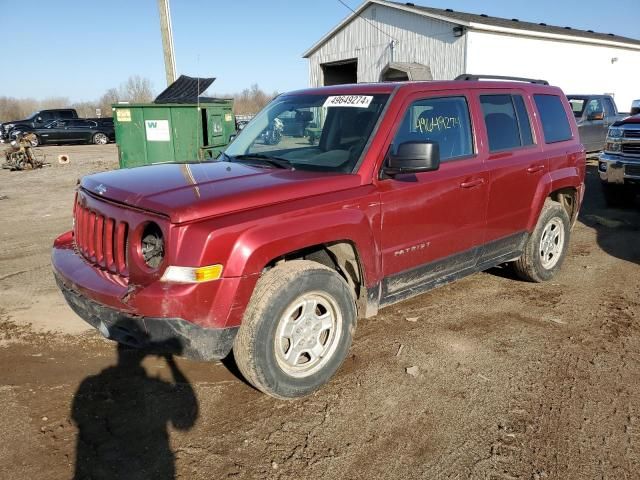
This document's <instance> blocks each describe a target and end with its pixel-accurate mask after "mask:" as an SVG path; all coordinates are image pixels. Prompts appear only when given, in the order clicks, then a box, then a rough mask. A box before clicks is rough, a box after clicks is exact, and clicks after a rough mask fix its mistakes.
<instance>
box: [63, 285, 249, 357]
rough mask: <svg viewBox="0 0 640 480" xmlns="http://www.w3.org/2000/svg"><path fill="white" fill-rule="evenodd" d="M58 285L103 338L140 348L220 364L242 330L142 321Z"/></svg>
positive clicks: (172, 321) (178, 321) (175, 320)
mask: <svg viewBox="0 0 640 480" xmlns="http://www.w3.org/2000/svg"><path fill="white" fill-rule="evenodd" d="M56 282H57V283H58V287H59V288H60V290H61V291H62V294H63V295H64V298H65V299H66V301H67V303H68V304H69V306H70V307H71V309H72V310H73V311H74V312H75V313H77V314H78V315H79V316H80V318H82V319H83V320H85V321H86V322H87V323H89V324H90V325H91V326H93V327H94V328H96V329H97V330H98V331H100V333H102V335H104V336H105V337H106V338H109V339H111V340H115V341H116V342H118V343H122V344H125V345H129V346H132V347H136V348H149V349H151V350H154V351H158V352H165V353H174V354H176V355H183V356H185V357H188V358H192V359H194V360H220V359H222V358H224V357H226V356H227V355H228V354H229V352H230V351H231V348H232V347H233V340H234V339H235V336H236V333H237V332H238V327H231V328H202V327H199V326H197V325H194V324H193V323H190V322H187V321H186V320H183V319H181V318H149V317H138V316H134V315H129V314H127V313H124V312H120V311H118V310H115V309H113V308H109V307H106V306H104V305H101V304H99V303H97V302H94V301H91V300H89V299H88V298H86V297H84V296H82V295H80V293H78V292H76V291H74V290H72V289H71V288H69V287H68V286H66V285H65V284H64V282H63V281H62V280H61V279H60V277H59V276H58V275H56Z"/></svg>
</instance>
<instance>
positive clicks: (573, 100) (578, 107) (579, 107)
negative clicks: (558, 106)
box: [568, 97, 587, 118]
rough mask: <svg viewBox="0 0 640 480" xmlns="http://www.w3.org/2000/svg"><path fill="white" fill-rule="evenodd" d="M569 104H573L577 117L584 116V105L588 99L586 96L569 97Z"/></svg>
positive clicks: (574, 113) (572, 107) (572, 108)
mask: <svg viewBox="0 0 640 480" xmlns="http://www.w3.org/2000/svg"><path fill="white" fill-rule="evenodd" d="M568 98H569V105H571V110H573V115H574V116H575V117H576V118H581V117H582V112H584V105H585V103H586V101H587V99H586V98H584V97H582V98H581V97H568Z"/></svg>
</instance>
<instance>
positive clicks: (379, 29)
mask: <svg viewBox="0 0 640 480" xmlns="http://www.w3.org/2000/svg"><path fill="white" fill-rule="evenodd" d="M338 2H339V3H341V4H342V5H344V6H345V7H347V8H348V9H349V10H351V11H352V12H353V13H354V14H355V15H356V16H357V17H358V18H361V19H362V20H364V21H365V22H367V23H368V24H369V25H371V26H372V27H373V28H375V29H376V30H378V31H379V32H380V33H382V34H383V35H386V36H387V37H389V38H390V39H391V40H393V41H394V42H397V40H396V39H395V38H393V37H392V36H391V35H389V34H388V33H387V32H385V31H384V30H382V29H381V28H379V27H378V26H376V25H374V24H373V23H371V22H370V21H369V20H368V19H366V18H365V17H363V16H362V15H360V14H359V13H358V12H356V11H355V10H354V9H353V8H351V7H350V6H349V5H347V4H346V3H344V2H343V1H342V0H338Z"/></svg>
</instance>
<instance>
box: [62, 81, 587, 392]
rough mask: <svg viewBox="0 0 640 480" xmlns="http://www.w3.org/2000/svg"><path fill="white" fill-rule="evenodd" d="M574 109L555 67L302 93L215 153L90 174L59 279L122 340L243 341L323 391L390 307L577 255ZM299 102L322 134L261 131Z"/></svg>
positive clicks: (270, 109) (201, 349)
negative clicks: (549, 75) (466, 280)
mask: <svg viewBox="0 0 640 480" xmlns="http://www.w3.org/2000/svg"><path fill="white" fill-rule="evenodd" d="M473 78H474V79H477V78H480V77H477V76H473ZM483 78H484V77H483ZM520 80H522V79H520ZM291 112H294V114H293V115H291ZM571 117H572V112H571V107H570V106H569V103H568V102H567V99H566V97H565V96H564V94H563V93H562V91H561V90H560V89H559V88H556V87H551V86H549V85H548V84H547V82H544V81H540V80H530V81H526V82H525V81H520V82H514V81H511V82H508V81H499V82H495V81H493V82H492V81H474V80H471V79H470V80H468V81H466V80H464V81H463V80H458V81H440V82H399V83H390V82H389V83H387V82H385V83H376V84H355V85H336V86H331V87H324V88H313V89H307V90H302V91H297V92H292V93H288V94H283V95H280V96H278V97H277V98H275V99H274V100H273V101H272V102H271V103H270V104H269V105H268V106H267V107H265V109H264V110H263V111H262V112H260V113H259V114H258V115H256V117H255V118H254V119H253V120H252V121H251V122H250V123H249V124H248V125H247V126H246V127H245V128H244V129H243V130H242V132H241V133H240V134H239V135H238V136H237V137H236V139H235V140H234V141H233V143H232V144H231V145H229V146H228V147H227V148H226V149H225V150H224V151H223V153H222V154H221V155H220V157H218V159H217V161H215V162H203V163H177V162H175V163H167V164H162V165H157V164H156V165H149V166H144V167H140V168H130V169H123V170H115V171H110V172H102V173H98V174H94V175H89V176H86V177H84V178H83V179H82V181H81V183H80V185H79V186H78V187H77V194H76V199H75V205H74V209H73V212H74V213H73V215H74V223H73V225H74V226H73V229H72V230H70V231H67V232H66V233H64V234H62V235H61V236H60V237H59V238H58V239H56V240H55V243H54V246H53V252H52V263H53V270H54V273H55V277H56V280H57V282H58V285H59V287H60V289H61V290H62V292H63V294H64V295H65V297H66V299H67V301H68V303H69V305H70V307H71V308H72V309H73V310H74V311H75V312H76V313H78V314H79V315H80V316H81V317H82V318H84V319H85V320H86V321H87V322H88V323H90V324H91V325H92V326H94V327H95V328H97V329H98V330H99V331H100V332H101V333H102V334H103V335H105V336H106V337H108V338H111V339H113V340H116V341H118V342H121V343H125V344H128V345H132V346H138V347H143V346H145V345H146V344H148V342H162V341H163V340H164V341H166V339H167V338H169V337H168V335H170V337H171V338H175V341H176V342H177V344H178V345H179V346H180V351H181V352H183V353H184V354H186V355H187V356H191V357H194V358H197V359H200V360H212V359H220V358H224V357H225V356H226V355H228V354H229V352H230V351H231V349H232V348H233V355H234V358H235V361H236V363H237V365H238V367H239V369H240V371H241V372H242V374H243V375H244V376H245V378H246V379H247V380H248V381H249V382H251V383H252V384H253V385H254V386H255V387H256V388H258V389H260V390H262V391H263V392H266V393H268V394H270V395H273V396H275V397H278V398H295V397H300V396H303V395H308V394H310V393H311V392H313V391H314V390H316V389H318V388H319V387H320V386H321V385H323V384H324V383H325V382H327V381H328V380H329V379H330V378H331V376H332V375H333V374H334V373H335V372H336V371H337V370H338V368H339V367H340V365H341V364H342V362H343V360H344V359H345V358H346V356H347V354H348V352H349V347H350V345H351V340H352V337H353V334H354V331H355V328H356V324H357V321H359V319H363V318H368V317H372V316H374V315H376V314H377V312H378V309H379V308H382V307H384V306H387V305H391V304H394V303H396V302H400V301H402V300H404V299H407V298H410V297H412V296H414V295H417V294H419V293H422V292H425V291H427V290H429V289H432V288H435V287H437V286H440V285H443V284H446V283H448V282H451V281H454V280H456V279H458V278H461V277H464V276H466V275H469V274H471V273H474V272H478V271H481V270H486V269H488V268H491V267H493V266H496V265H499V264H509V265H511V267H512V268H513V271H514V272H515V274H516V275H518V276H519V277H520V278H522V279H525V280H528V281H531V282H542V281H546V280H550V279H551V278H553V277H554V275H556V274H557V273H558V271H559V270H560V268H561V265H562V262H563V259H564V257H565V255H566V252H567V248H568V245H569V240H570V235H571V227H572V225H574V224H575V222H576V219H577V216H578V212H579V210H580V206H581V204H582V200H583V196H584V175H585V169H586V162H585V151H584V147H583V145H582V144H581V143H580V141H579V138H578V129H577V126H576V123H575V121H574V120H573V118H571ZM282 118H285V119H293V120H294V123H295V119H296V118H297V119H298V120H299V121H300V122H299V123H302V122H305V123H304V124H307V123H306V122H313V123H315V124H316V127H313V128H315V129H317V135H318V137H317V138H318V142H317V143H316V142H313V143H310V142H307V141H303V139H302V137H299V134H300V129H299V128H295V129H294V128H290V129H289V128H288V129H286V130H284V129H283V132H282V134H281V138H280V140H279V142H278V143H277V144H273V143H271V142H264V141H261V137H262V136H263V133H264V131H265V130H266V129H268V128H269V126H270V125H272V124H273V123H274V120H276V119H280V120H281V119H282ZM283 124H284V122H283ZM309 128H310V127H307V130H308V129H309ZM451 301H452V302H464V298H458V299H453V298H452V300H451ZM141 332H144V335H141Z"/></svg>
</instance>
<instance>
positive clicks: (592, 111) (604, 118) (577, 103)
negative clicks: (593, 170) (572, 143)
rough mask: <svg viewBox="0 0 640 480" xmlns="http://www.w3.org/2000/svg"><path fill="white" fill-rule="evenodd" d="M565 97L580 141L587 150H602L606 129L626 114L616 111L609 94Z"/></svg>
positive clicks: (614, 103)
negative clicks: (569, 105) (574, 118)
mask: <svg viewBox="0 0 640 480" xmlns="http://www.w3.org/2000/svg"><path fill="white" fill-rule="evenodd" d="M567 98H568V99H569V103H570V104H571V109H572V110H573V115H574V116H575V117H576V122H577V123H578V131H579V132H580V141H581V142H582V144H583V145H584V147H585V149H586V150H587V152H598V151H600V150H602V149H603V148H604V141H605V138H606V136H607V130H608V129H609V127H610V126H611V125H612V124H613V123H614V122H617V121H618V120H622V119H623V118H624V117H626V114H622V113H619V112H618V107H617V106H616V102H614V100H613V98H612V97H611V95H567Z"/></svg>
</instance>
